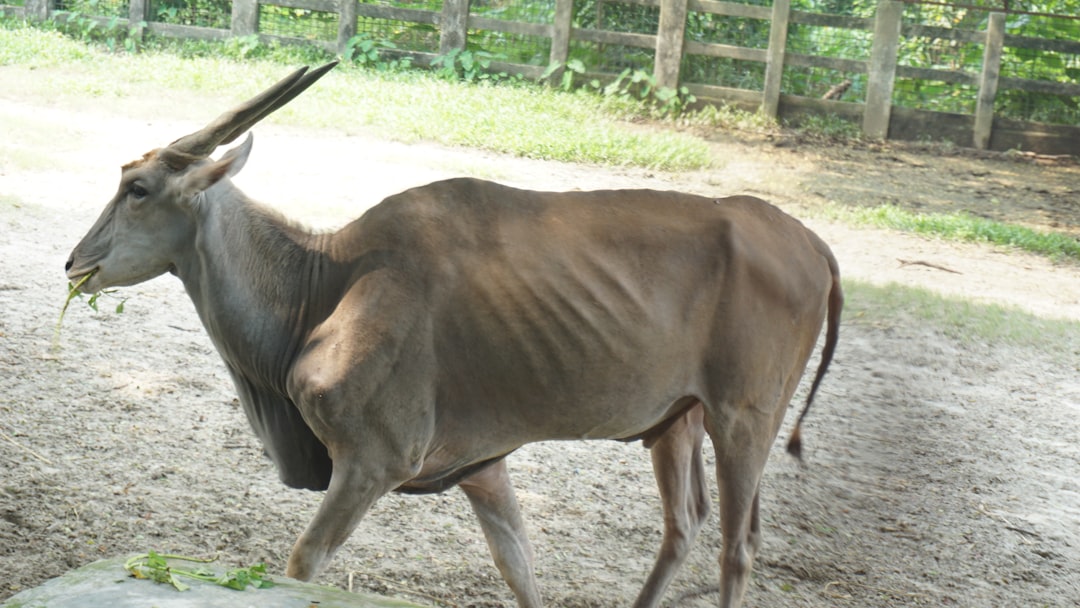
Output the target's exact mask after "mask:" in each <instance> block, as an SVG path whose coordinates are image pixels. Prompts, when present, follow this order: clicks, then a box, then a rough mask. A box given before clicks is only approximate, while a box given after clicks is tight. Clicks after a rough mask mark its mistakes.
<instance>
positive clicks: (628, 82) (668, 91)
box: [589, 68, 697, 116]
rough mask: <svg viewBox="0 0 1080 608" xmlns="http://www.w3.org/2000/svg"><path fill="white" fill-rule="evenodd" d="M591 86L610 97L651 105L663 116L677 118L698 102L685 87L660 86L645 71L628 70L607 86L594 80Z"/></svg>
mask: <svg viewBox="0 0 1080 608" xmlns="http://www.w3.org/2000/svg"><path fill="white" fill-rule="evenodd" d="M589 86H591V87H593V88H594V89H597V90H599V91H600V93H602V94H603V95H605V96H608V97H622V98H626V99H636V100H639V101H642V102H645V103H650V104H652V105H653V106H654V107H655V109H656V110H657V111H658V113H659V114H660V115H661V116H677V115H678V114H680V113H682V111H683V110H684V109H685V108H686V107H687V106H688V105H689V104H692V103H694V102H695V101H697V98H696V97H694V95H692V94H691V93H690V90H689V89H687V88H686V87H685V86H682V87H679V88H678V89H673V88H671V87H662V86H659V85H658V84H657V83H656V78H655V77H654V76H653V75H652V74H650V73H649V72H646V71H645V70H632V69H630V68H626V69H625V70H623V71H622V72H621V73H620V74H619V75H618V76H617V77H616V78H615V80H613V81H611V82H609V83H608V84H606V85H601V84H600V82H599V81H597V80H593V81H591V82H590V83H589Z"/></svg>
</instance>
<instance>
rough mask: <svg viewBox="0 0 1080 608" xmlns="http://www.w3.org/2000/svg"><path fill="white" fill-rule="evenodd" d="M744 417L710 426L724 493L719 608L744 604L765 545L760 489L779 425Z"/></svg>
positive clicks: (718, 476)
mask: <svg viewBox="0 0 1080 608" xmlns="http://www.w3.org/2000/svg"><path fill="white" fill-rule="evenodd" d="M752 411H753V410H752V408H749V409H747V410H744V411H743V413H744V414H745V415H742V416H739V415H736V416H735V417H733V418H732V419H730V420H728V421H727V425H726V428H724V429H720V430H719V431H717V430H716V429H712V428H709V431H710V434H711V436H712V440H713V447H714V449H715V451H716V477H717V484H718V485H719V490H720V528H721V533H722V536H723V546H722V549H721V556H720V606H721V608H736V607H738V606H740V605H742V599H743V596H744V595H745V593H746V588H747V584H748V582H749V579H750V569H751V567H752V566H753V562H754V557H755V555H756V554H757V551H758V549H759V548H760V546H761V523H760V519H759V516H758V491H759V487H760V484H761V476H762V472H763V470H764V468H765V462H766V460H767V459H768V455H769V447H770V446H771V445H772V439H773V438H774V437H775V435H776V433H775V432H774V429H775V424H773V422H772V421H771V420H768V419H767V417H765V416H759V415H754V414H753V413H750V412H752Z"/></svg>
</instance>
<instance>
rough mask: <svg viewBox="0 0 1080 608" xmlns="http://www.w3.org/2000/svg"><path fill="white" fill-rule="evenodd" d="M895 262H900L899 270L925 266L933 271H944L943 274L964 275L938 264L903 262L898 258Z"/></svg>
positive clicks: (920, 261)
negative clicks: (905, 267) (906, 267)
mask: <svg viewBox="0 0 1080 608" xmlns="http://www.w3.org/2000/svg"><path fill="white" fill-rule="evenodd" d="M896 261H897V262H900V267H901V268H903V267H904V266H926V267H928V268H934V269H937V270H944V271H945V272H951V273H953V274H964V273H962V272H960V271H959V270H953V269H952V268H947V267H945V266H942V265H940V264H934V263H933V262H924V261H922V260H903V259H900V258H896Z"/></svg>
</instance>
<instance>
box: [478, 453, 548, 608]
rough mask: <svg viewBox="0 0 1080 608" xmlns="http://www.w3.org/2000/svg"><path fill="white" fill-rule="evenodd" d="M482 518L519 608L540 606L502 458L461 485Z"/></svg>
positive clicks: (527, 546)
mask: <svg viewBox="0 0 1080 608" xmlns="http://www.w3.org/2000/svg"><path fill="white" fill-rule="evenodd" d="M459 485H460V487H461V489H462V491H464V492H465V496H467V497H468V498H469V503H470V504H471V505H472V508H473V512H474V513H476V517H477V519H479V520H480V527H481V529H483V531H484V537H485V538H486V539H487V543H488V548H489V549H491V556H492V558H493V559H494V560H495V565H496V566H498V568H499V572H500V573H502V576H503V579H504V580H505V581H506V583H507V584H508V585H509V586H510V589H511V591H513V592H514V596H515V597H516V598H517V602H518V606H519V607H520V608H540V605H541V604H540V592H539V590H538V588H537V585H536V576H535V574H534V573H533V552H532V546H531V545H530V544H529V538H528V536H527V535H526V533H525V522H524V521H523V520H522V518H521V509H520V508H519V507H518V502H517V497H516V496H515V495H514V487H513V486H512V485H511V483H510V475H509V473H508V472H507V470H506V461H505V460H500V461H499V462H496V463H494V464H492V465H491V466H488V467H486V468H484V469H483V470H481V471H478V472H477V473H474V474H472V475H470V476H469V477H466V478H465V479H464V480H462V481H461V483H460V484H459Z"/></svg>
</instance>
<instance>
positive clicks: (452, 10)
mask: <svg viewBox="0 0 1080 608" xmlns="http://www.w3.org/2000/svg"><path fill="white" fill-rule="evenodd" d="M441 23H442V33H441V34H440V35H439V54H440V55H449V54H450V52H451V51H464V50H465V37H466V36H467V35H468V34H467V32H468V28H469V0H443V7H442V19H441Z"/></svg>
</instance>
